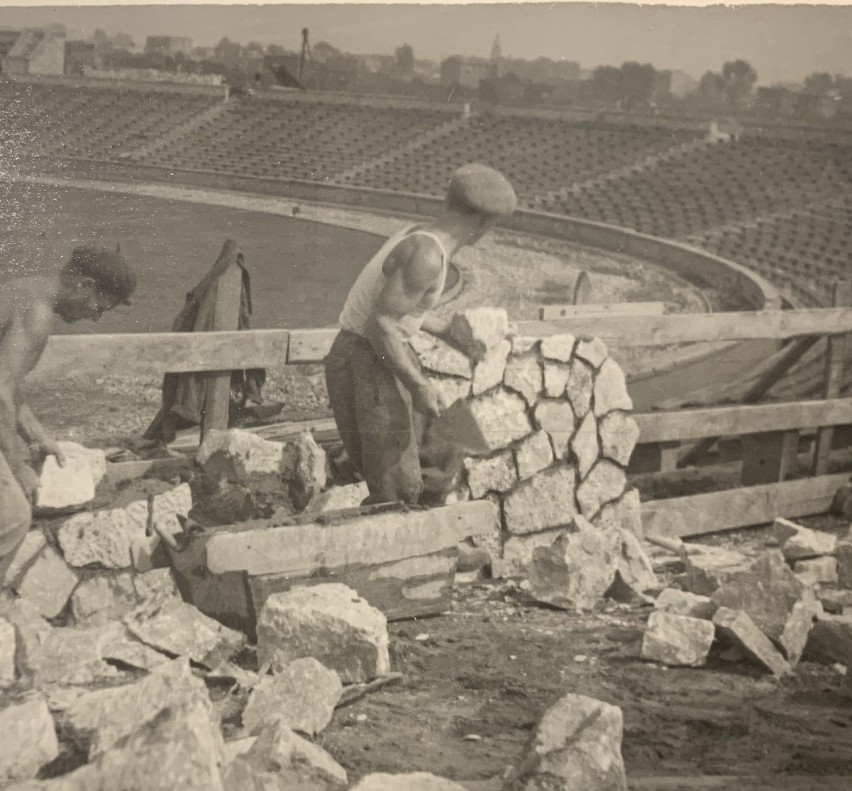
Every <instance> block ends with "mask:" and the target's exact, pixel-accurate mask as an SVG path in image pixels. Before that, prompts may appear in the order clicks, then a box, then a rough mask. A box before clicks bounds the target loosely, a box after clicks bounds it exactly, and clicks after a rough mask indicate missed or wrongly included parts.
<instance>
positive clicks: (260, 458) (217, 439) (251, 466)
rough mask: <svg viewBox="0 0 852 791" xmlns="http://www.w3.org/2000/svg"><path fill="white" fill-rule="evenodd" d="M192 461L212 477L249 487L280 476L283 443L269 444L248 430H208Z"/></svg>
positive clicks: (283, 455)
mask: <svg viewBox="0 0 852 791" xmlns="http://www.w3.org/2000/svg"><path fill="white" fill-rule="evenodd" d="M196 461H197V462H198V464H200V465H201V467H202V468H203V469H204V472H205V473H206V474H208V475H209V476H211V477H213V478H224V479H225V480H227V481H230V482H231V483H240V484H246V485H250V484H251V483H252V482H257V481H258V480H262V479H269V478H271V479H273V480H277V479H279V478H280V477H281V472H282V464H283V463H284V461H285V454H284V444H283V443H281V442H270V441H269V440H266V439H264V438H263V437H260V436H258V435H257V434H254V433H252V432H251V431H244V430H242V429H229V430H227V431H219V430H213V431H209V432H208V433H207V435H206V437H205V438H204V442H203V444H202V445H201V447H200V448H199V449H198V454H197V456H196Z"/></svg>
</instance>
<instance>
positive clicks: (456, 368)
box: [409, 333, 472, 379]
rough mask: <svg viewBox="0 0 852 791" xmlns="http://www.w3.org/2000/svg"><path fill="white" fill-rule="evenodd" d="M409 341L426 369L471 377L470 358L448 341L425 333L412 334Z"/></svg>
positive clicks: (447, 374)
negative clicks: (445, 341)
mask: <svg viewBox="0 0 852 791" xmlns="http://www.w3.org/2000/svg"><path fill="white" fill-rule="evenodd" d="M409 342H410V344H411V347H412V348H413V349H414V351H415V353H416V354H417V359H418V360H419V361H420V365H421V366H422V368H423V370H424V371H431V372H432V373H436V374H441V375H443V376H460V377H462V378H463V379H470V378H471V376H472V373H471V365H470V360H469V359H468V358H467V356H466V355H464V354H462V352H460V351H459V350H458V349H454V348H453V347H452V346H450V345H449V344H448V343H444V341H442V340H440V339H438V338H435V337H433V336H430V335H425V334H424V333H418V334H417V335H414V336H412V338H411V340H410V341H409Z"/></svg>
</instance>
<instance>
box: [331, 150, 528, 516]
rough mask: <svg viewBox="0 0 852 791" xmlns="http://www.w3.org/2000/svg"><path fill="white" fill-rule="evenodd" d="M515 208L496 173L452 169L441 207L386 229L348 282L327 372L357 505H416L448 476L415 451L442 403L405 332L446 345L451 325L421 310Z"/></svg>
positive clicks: (474, 167) (426, 309)
mask: <svg viewBox="0 0 852 791" xmlns="http://www.w3.org/2000/svg"><path fill="white" fill-rule="evenodd" d="M516 206H517V198H516V197H515V192H514V190H513V189H512V187H511V185H510V184H509V182H508V181H507V180H506V179H505V178H504V177H503V176H502V175H501V174H500V173H498V172H497V171H496V170H493V169H491V168H488V167H485V166H484V165H466V166H464V167H462V168H459V170H457V171H456V172H455V174H454V175H453V177H452V180H451V181H450V185H449V189H448V191H447V198H446V206H445V210H444V212H443V213H442V214H441V215H440V216H439V217H437V218H436V219H435V220H433V221H431V222H427V223H421V224H418V225H415V226H412V227H410V228H407V229H405V230H404V231H402V232H400V233H398V234H396V235H394V236H392V237H391V238H390V239H389V240H388V241H387V242H386V243H385V244H384V246H383V247H382V248H381V249H380V250H379V252H378V253H377V254H376V255H375V256H374V257H373V258H372V259H371V260H370V262H369V263H368V264H367V265H366V266H365V267H364V270H363V271H362V272H361V274H360V275H359V276H358V279H357V280H356V281H355V284H354V285H353V286H352V289H351V290H350V292H349V296H348V297H347V299H346V304H345V305H344V307H343V312H342V313H341V314H340V327H341V329H340V332H339V333H338V335H337V337H336V338H335V341H334V343H333V345H332V348H331V351H330V352H329V354H328V356H327V357H326V359H325V372H326V384H327V386H328V395H329V401H330V402H331V408H332V411H333V412H334V418H335V422H336V423H337V428H338V430H339V431H340V438H341V440H342V442H343V444H344V446H345V448H346V451H347V453H348V455H349V458H350V459H351V461H352V462H353V464H354V465H355V466H356V467H357V468H358V469H359V471H360V472H361V474H362V475H363V476H364V480H365V481H366V482H367V486H368V488H369V491H370V495H369V497H368V498H367V499H366V500H365V503H380V502H396V501H403V502H407V503H417V502H422V500H423V499H425V498H424V495H425V497H428V496H429V495H430V494H440V493H441V492H439V491H437V490H438V489H439V488H440V486H441V485H443V484H446V476H444V480H443V481H442V479H441V475H440V474H435V475H434V479H433V478H432V472H431V468H433V467H434V465H432V464H431V462H434V461H435V459H431V460H430V459H427V458H423V455H424V454H423V451H424V448H423V447H422V440H423V436H424V431H425V427H426V422H427V420H428V419H429V418H435V417H437V416H438V415H440V413H441V411H442V409H443V408H445V406H446V405H445V404H443V403H442V402H441V397H440V394H439V391H438V390H437V389H436V388H435V387H434V385H432V384H431V383H430V382H429V380H428V379H427V378H426V377H425V376H424V375H423V374H422V373H421V371H420V367H419V365H418V363H417V359H416V357H415V356H414V354H413V351H412V349H411V347H410V346H409V344H408V343H407V339H408V337H410V336H411V335H412V334H413V333H416V332H417V331H418V330H421V329H422V330H424V331H426V332H428V333H430V334H432V335H435V336H436V337H438V338H441V339H442V340H445V341H448V342H449V322H447V321H441V320H439V319H438V318H437V317H435V316H433V315H431V314H430V313H429V311H430V309H432V308H433V307H435V305H436V304H437V302H438V299H439V298H440V296H441V293H442V292H443V290H444V285H445V283H446V278H447V270H448V267H449V263H450V260H451V259H452V257H453V255H455V253H456V252H457V251H458V250H459V249H461V248H462V247H465V246H468V245H473V244H476V243H477V242H478V241H479V240H480V239H481V238H482V237H483V236H484V234H485V233H486V232H487V231H488V230H490V229H491V228H492V227H493V226H494V225H495V223H496V222H497V221H498V220H499V219H500V218H501V217H507V216H509V215H511V214H512V212H513V211H514V210H515V207H516ZM437 467H438V468H440V464H438V465H437Z"/></svg>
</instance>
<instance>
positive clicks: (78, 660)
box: [19, 627, 119, 688]
mask: <svg viewBox="0 0 852 791" xmlns="http://www.w3.org/2000/svg"><path fill="white" fill-rule="evenodd" d="M106 628H108V627H88V628H76V629H72V628H68V627H62V628H55V629H54V628H49V629H48V630H47V631H44V630H42V629H39V628H36V629H34V630H33V631H28V633H26V634H24V633H20V635H21V640H20V648H21V655H20V657H19V663H20V670H21V673H22V675H25V676H27V677H28V678H29V679H30V680H31V682H32V684H33V685H34V686H36V687H38V688H45V687H47V685H50V684H65V685H71V684H91V683H93V682H95V681H101V680H104V679H112V678H115V677H117V676H118V675H119V674H118V671H117V670H116V669H115V668H114V667H112V666H111V665H108V664H107V663H106V662H105V661H104V657H103V654H102V652H101V644H102V642H103V641H104V635H105V631H104V630H105V629H106Z"/></svg>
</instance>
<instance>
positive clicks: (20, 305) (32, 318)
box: [0, 278, 55, 333]
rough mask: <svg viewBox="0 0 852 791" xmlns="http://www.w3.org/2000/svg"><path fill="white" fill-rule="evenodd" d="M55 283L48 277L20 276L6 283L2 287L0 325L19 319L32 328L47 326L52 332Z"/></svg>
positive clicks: (39, 330)
mask: <svg viewBox="0 0 852 791" xmlns="http://www.w3.org/2000/svg"><path fill="white" fill-rule="evenodd" d="M54 287H55V284H54V283H53V281H52V280H50V279H49V278H20V279H18V280H13V281H10V282H9V283H7V284H4V286H3V288H2V289H0V326H8V325H10V324H12V323H13V322H20V323H21V324H22V325H23V326H24V327H26V328H27V329H28V330H31V331H33V332H36V333H39V332H41V331H45V328H48V329H47V331H48V332H49V327H50V326H51V325H52V323H53V305H52V298H53V293H54Z"/></svg>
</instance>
